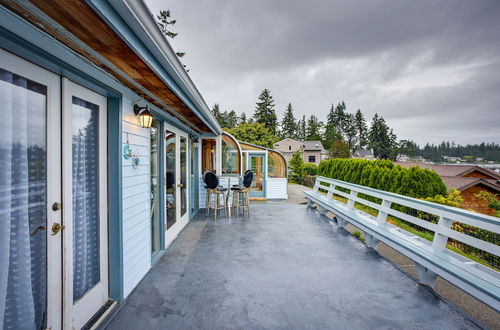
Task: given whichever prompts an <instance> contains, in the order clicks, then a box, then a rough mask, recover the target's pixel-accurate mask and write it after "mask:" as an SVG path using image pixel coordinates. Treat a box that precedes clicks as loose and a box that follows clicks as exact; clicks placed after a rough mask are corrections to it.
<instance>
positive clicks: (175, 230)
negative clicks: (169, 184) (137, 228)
mask: <svg viewBox="0 0 500 330" xmlns="http://www.w3.org/2000/svg"><path fill="white" fill-rule="evenodd" d="M167 130H168V131H169V132H172V133H174V134H175V175H176V178H175V216H176V222H175V224H173V225H172V227H170V228H169V229H167V212H166V211H165V212H163V213H164V217H165V219H164V220H163V221H164V225H165V232H164V234H165V240H164V241H165V248H167V247H168V246H169V245H170V244H171V243H172V242H173V241H174V240H175V238H176V237H177V236H178V235H179V233H180V232H181V231H182V229H183V228H184V227H185V226H186V225H187V223H188V221H189V204H190V200H189V191H190V184H189V173H190V172H189V171H190V164H189V163H190V162H189V151H190V150H189V148H190V147H189V136H188V134H187V133H185V132H183V131H181V130H179V129H177V128H175V127H174V126H172V125H169V124H167V123H164V125H163V133H162V139H165V131H167ZM181 137H184V138H185V139H186V182H185V184H186V213H185V214H184V215H182V216H181V188H180V186H179V184H180V183H181V181H180V180H181ZM162 161H163V169H164V171H166V168H167V166H166V143H164V149H163V160H162ZM163 177H164V185H166V175H165V173H164V175H163ZM166 198H167V194H164V201H165V202H164V203H163V205H164V207H165V208H166V207H167V201H166Z"/></svg>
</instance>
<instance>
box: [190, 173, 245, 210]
mask: <svg viewBox="0 0 500 330" xmlns="http://www.w3.org/2000/svg"><path fill="white" fill-rule="evenodd" d="M227 179H228V178H222V179H221V180H220V182H219V185H221V186H224V187H227ZM230 180H231V183H230V185H231V186H232V185H233V184H238V183H239V182H240V179H239V178H238V177H237V176H235V177H231V178H230ZM199 187H200V190H199V194H198V195H199V198H200V199H199V201H200V204H199V208H200V209H204V208H205V201H206V198H207V189H205V183H204V182H203V178H201V177H200V181H199Z"/></svg>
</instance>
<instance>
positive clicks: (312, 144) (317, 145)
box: [301, 141, 325, 151]
mask: <svg viewBox="0 0 500 330" xmlns="http://www.w3.org/2000/svg"><path fill="white" fill-rule="evenodd" d="M301 142H302V143H303V144H304V150H309V151H310V150H320V151H324V150H325V148H324V147H323V143H321V141H301Z"/></svg>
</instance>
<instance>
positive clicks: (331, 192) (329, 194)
mask: <svg viewBox="0 0 500 330" xmlns="http://www.w3.org/2000/svg"><path fill="white" fill-rule="evenodd" d="M330 189H335V185H334V184H333V183H330ZM332 198H333V191H331V190H328V192H327V193H326V199H328V200H330V199H332Z"/></svg>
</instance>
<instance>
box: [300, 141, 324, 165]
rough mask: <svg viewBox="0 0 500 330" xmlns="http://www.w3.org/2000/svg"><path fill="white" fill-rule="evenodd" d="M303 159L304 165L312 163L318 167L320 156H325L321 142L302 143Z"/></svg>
mask: <svg viewBox="0 0 500 330" xmlns="http://www.w3.org/2000/svg"><path fill="white" fill-rule="evenodd" d="M302 143H303V144H304V148H303V158H304V163H312V164H316V165H319V163H320V162H321V160H322V156H324V155H325V154H326V151H325V148H323V144H322V143H321V141H303V142H302Z"/></svg>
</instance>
